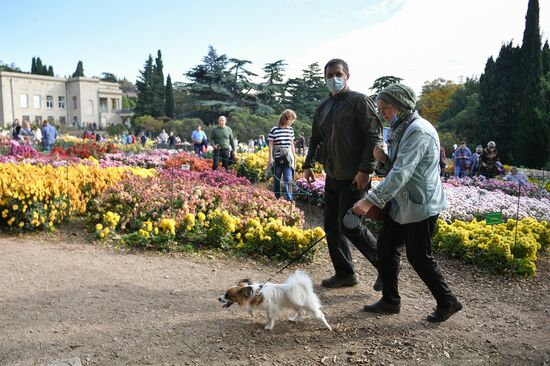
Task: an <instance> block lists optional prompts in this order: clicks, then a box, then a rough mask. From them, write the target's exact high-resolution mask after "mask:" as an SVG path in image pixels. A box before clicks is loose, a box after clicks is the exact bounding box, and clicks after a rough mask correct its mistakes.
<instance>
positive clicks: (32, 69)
mask: <svg viewBox="0 0 550 366" xmlns="http://www.w3.org/2000/svg"><path fill="white" fill-rule="evenodd" d="M31 74H36V57H33V58H32V64H31Z"/></svg>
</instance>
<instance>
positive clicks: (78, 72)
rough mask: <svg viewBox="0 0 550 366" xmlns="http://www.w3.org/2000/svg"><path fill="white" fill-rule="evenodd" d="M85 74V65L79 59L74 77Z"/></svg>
mask: <svg viewBox="0 0 550 366" xmlns="http://www.w3.org/2000/svg"><path fill="white" fill-rule="evenodd" d="M80 76H84V65H83V64H82V61H78V64H77V65H76V70H75V72H74V73H73V78H76V77H80Z"/></svg>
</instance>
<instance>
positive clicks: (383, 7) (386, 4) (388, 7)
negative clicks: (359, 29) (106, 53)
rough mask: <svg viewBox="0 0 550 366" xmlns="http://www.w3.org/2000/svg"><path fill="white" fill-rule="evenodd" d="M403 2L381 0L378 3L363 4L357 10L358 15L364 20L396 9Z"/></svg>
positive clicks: (381, 15) (384, 14)
mask: <svg viewBox="0 0 550 366" xmlns="http://www.w3.org/2000/svg"><path fill="white" fill-rule="evenodd" d="M404 2H405V0H383V1H381V2H380V3H378V4H374V5H368V6H365V7H364V8H363V9H361V10H360V11H359V13H358V17H359V18H361V19H365V20H370V19H373V18H379V17H383V16H386V15H388V14H389V13H391V12H392V11H395V10H396V9H398V8H399V7H400V6H401V5H402V4H403V3H404Z"/></svg>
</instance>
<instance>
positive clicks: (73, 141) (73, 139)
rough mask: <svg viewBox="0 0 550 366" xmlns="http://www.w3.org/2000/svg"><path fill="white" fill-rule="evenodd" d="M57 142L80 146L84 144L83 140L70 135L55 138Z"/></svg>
mask: <svg viewBox="0 0 550 366" xmlns="http://www.w3.org/2000/svg"><path fill="white" fill-rule="evenodd" d="M56 141H57V142H68V143H71V144H81V143H84V142H86V141H85V140H84V139H82V138H80V137H76V136H72V135H61V136H58V137H57V140H56Z"/></svg>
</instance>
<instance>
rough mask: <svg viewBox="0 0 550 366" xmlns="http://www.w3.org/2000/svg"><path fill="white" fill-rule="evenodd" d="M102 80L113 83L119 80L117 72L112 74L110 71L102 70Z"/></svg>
mask: <svg viewBox="0 0 550 366" xmlns="http://www.w3.org/2000/svg"><path fill="white" fill-rule="evenodd" d="M100 80H102V81H109V82H111V83H116V82H118V80H117V77H116V76H115V74H111V73H110V72H102V73H101V78H100Z"/></svg>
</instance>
